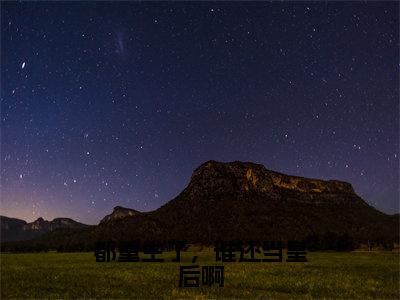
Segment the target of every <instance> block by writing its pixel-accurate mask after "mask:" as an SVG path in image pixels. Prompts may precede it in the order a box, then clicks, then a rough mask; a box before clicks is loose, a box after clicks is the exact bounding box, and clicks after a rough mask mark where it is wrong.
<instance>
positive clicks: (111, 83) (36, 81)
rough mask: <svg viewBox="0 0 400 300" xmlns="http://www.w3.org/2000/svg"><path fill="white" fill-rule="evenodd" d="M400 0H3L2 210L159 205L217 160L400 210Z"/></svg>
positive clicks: (71, 211) (78, 213)
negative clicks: (346, 185) (319, 182)
mask: <svg viewBox="0 0 400 300" xmlns="http://www.w3.org/2000/svg"><path fill="white" fill-rule="evenodd" d="M398 11H399V4H398V3H396V2H386V3H384V2H381V3H379V2H367V3H366V2H323V3H322V2H317V3H312V2H309V3H307V2H285V3H282V2H273V3H266V2H253V3H240V2H222V3H213V2H198V3H195V2H191V3H187V2H168V3H157V2H146V3H138V2H97V3H89V2H85V3H83V2H82V3H79V2H63V3H55V2H47V3H46V2H36V3H35V2H27V3H17V2H6V3H5V2H2V3H1V211H0V212H1V214H3V215H7V216H13V217H18V218H23V219H25V220H28V221H31V220H33V219H36V218H37V217H39V216H42V217H44V218H46V219H52V218H54V217H59V216H66V217H72V218H74V219H76V220H78V221H82V222H86V223H97V222H98V221H99V219H100V218H102V217H103V216H104V215H105V214H107V213H109V212H110V211H111V210H112V208H113V207H114V206H116V205H122V206H126V207H131V208H134V209H137V210H141V211H148V210H152V209H156V208H158V207H159V206H160V205H162V204H164V203H166V202H167V201H168V200H170V199H172V198H173V197H174V196H176V195H177V194H178V193H179V192H180V191H181V190H183V188H184V187H185V186H186V185H187V183H188V182H189V179H190V175H191V173H192V171H193V170H194V168H196V167H197V166H198V165H199V164H201V163H202V162H204V161H206V160H210V159H214V160H221V161H232V160H242V161H252V162H257V163H262V164H264V165H265V166H266V167H267V168H268V169H272V170H276V171H280V172H284V173H287V174H293V175H300V176H305V177H314V178H322V179H338V180H344V181H348V182H350V183H352V184H353V186H354V188H355V190H356V192H357V193H358V194H359V195H361V196H362V197H363V198H364V199H365V200H366V201H367V202H368V203H370V204H371V205H373V206H375V207H377V208H378V209H380V210H383V211H385V212H389V213H394V212H398V211H399V204H398V200H399V186H398V182H399V174H398V167H399V163H398V162H399V157H398V155H399V136H398V135H399V127H398V126H399V86H398V83H399V30H398V28H399V15H398Z"/></svg>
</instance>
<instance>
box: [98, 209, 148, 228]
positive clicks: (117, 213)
mask: <svg viewBox="0 0 400 300" xmlns="http://www.w3.org/2000/svg"><path fill="white" fill-rule="evenodd" d="M139 214H141V212H139V211H137V210H134V209H131V208H125V207H122V206H116V207H114V210H113V212H112V213H111V214H109V215H107V216H105V217H104V218H103V219H102V220H101V221H100V224H101V223H105V222H109V221H113V220H117V219H122V218H125V217H129V216H137V215H139Z"/></svg>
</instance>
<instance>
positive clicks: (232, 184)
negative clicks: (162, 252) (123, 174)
mask: <svg viewBox="0 0 400 300" xmlns="http://www.w3.org/2000/svg"><path fill="white" fill-rule="evenodd" d="M75 229H76V228H75ZM61 234H64V235H65V231H64V232H63V233H57V232H51V233H48V234H46V235H44V236H42V237H41V238H39V241H41V243H42V244H45V245H49V244H52V245H53V246H54V240H57V243H59V244H57V245H55V246H57V247H59V246H61V245H60V243H70V244H71V241H74V244H75V245H77V244H79V243H84V244H85V245H86V246H85V248H87V247H89V248H90V246H88V245H89V244H91V245H93V243H94V242H95V241H97V240H106V239H115V240H131V239H132V240H133V239H141V240H142V241H144V240H147V241H149V240H159V241H167V240H173V239H174V240H186V241H188V242H192V243H203V244H212V243H213V242H214V241H216V240H243V241H246V240H282V241H287V240H305V239H308V238H310V237H321V236H325V237H328V238H329V237H330V236H332V234H333V235H334V236H346V238H347V237H349V238H351V239H352V240H354V241H356V242H357V243H366V244H367V243H368V244H370V243H371V242H375V243H386V244H387V243H389V244H393V243H395V242H397V243H398V235H399V215H398V214H397V215H387V214H384V213H382V212H380V211H378V210H376V209H375V208H373V207H372V206H370V205H368V204H367V203H366V202H365V201H364V200H363V199H362V198H361V197H359V196H358V195H357V194H356V193H355V191H354V189H353V187H352V186H351V184H349V183H347V182H343V181H337V180H328V181H325V180H319V179H309V178H303V177H298V176H289V175H285V174H282V173H278V172H275V171H270V170H268V169H266V168H265V167H264V166H263V165H260V164H255V163H250V162H239V161H235V162H230V163H223V162H216V161H208V162H206V163H204V164H202V165H200V166H199V167H198V168H197V169H196V170H195V171H194V172H193V174H192V176H191V180H190V182H189V184H188V186H187V187H186V188H185V189H184V190H183V191H182V192H181V193H180V194H179V195H178V196H177V197H175V198H174V199H172V200H171V201H169V202H168V203H166V204H165V205H163V206H161V207H160V208H158V209H156V210H154V211H151V212H138V211H136V210H133V209H129V208H123V207H119V206H118V207H115V208H114V211H113V212H112V213H111V214H110V215H107V216H106V217H104V218H103V219H102V220H101V222H100V223H99V225H97V226H93V227H91V228H89V229H88V228H86V229H83V230H79V229H78V230H73V231H69V234H68V238H66V239H63V238H62V237H60V235H61ZM38 243H39V244H40V242H38Z"/></svg>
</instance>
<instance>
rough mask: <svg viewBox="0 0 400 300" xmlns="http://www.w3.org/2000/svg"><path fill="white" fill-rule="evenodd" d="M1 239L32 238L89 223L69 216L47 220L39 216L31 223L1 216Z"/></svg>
mask: <svg viewBox="0 0 400 300" xmlns="http://www.w3.org/2000/svg"><path fill="white" fill-rule="evenodd" d="M0 225H1V227H0V228H1V241H22V240H30V239H33V238H36V237H39V236H42V235H43V234H46V233H48V232H52V231H55V230H58V229H84V228H88V227H89V225H86V224H82V223H79V222H77V221H74V220H72V219H69V218H55V219H54V220H53V221H46V220H44V219H43V218H38V219H36V220H35V221H33V222H31V223H27V222H26V221H24V220H20V219H15V218H8V217H5V216H0Z"/></svg>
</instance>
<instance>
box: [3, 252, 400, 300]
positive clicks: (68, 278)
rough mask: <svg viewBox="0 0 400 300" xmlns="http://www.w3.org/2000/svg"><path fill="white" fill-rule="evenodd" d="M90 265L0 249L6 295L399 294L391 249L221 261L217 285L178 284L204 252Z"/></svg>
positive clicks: (204, 258) (89, 258) (81, 258)
mask: <svg viewBox="0 0 400 300" xmlns="http://www.w3.org/2000/svg"><path fill="white" fill-rule="evenodd" d="M172 255H173V253H171V254H167V253H164V254H163V255H162V256H163V258H165V259H166V260H167V261H166V262H163V263H144V262H139V263H122V262H121V263H118V262H110V263H96V262H95V259H94V256H93V253H40V254H1V256H0V257H1V299H6V298H8V299H9V298H19V299H20V298H58V299H59V298H176V297H179V298H233V297H235V298H261V297H262V298H318V299H321V298H340V299H343V298H351V299H354V298H363V299H365V298H379V299H399V298H400V295H399V253H391V252H353V253H309V254H308V255H307V258H308V259H309V262H308V263H287V262H282V263H239V262H236V263H224V266H225V286H224V287H221V288H220V287H218V286H213V287H208V286H205V287H199V288H179V287H178V284H179V265H189V264H191V258H192V256H193V255H198V257H199V258H198V261H197V263H198V264H199V265H200V266H202V265H215V264H216V263H215V258H214V253H213V252H210V251H205V252H204V251H203V252H196V253H194V252H187V253H184V254H183V260H184V261H186V262H181V263H173V262H169V261H170V258H171V257H172Z"/></svg>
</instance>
